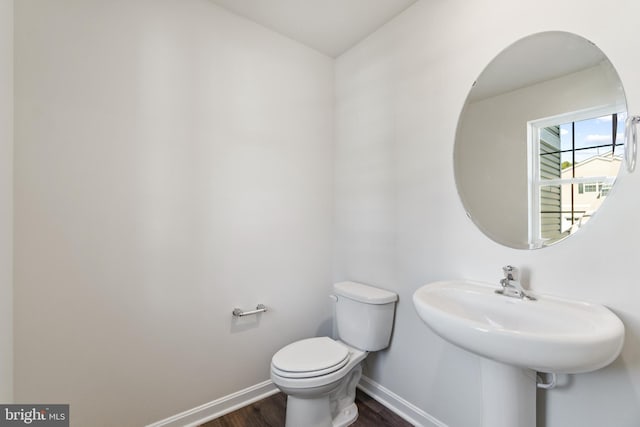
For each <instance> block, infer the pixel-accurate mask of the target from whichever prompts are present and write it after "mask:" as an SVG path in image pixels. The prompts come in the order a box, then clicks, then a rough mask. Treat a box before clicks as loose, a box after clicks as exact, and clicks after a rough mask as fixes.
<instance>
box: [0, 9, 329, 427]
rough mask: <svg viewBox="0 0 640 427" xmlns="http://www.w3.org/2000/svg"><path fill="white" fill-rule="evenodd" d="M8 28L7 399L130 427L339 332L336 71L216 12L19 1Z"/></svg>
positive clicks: (248, 379)
mask: <svg viewBox="0 0 640 427" xmlns="http://www.w3.org/2000/svg"><path fill="white" fill-rule="evenodd" d="M15 27H16V28H15V29H16V33H15V37H16V85H15V90H16V105H15V108H16V110H15V114H16V117H15V132H16V158H15V179H16V194H15V196H16V200H15V218H16V222H15V239H16V240H15V337H16V340H15V355H16V358H15V361H16V363H15V398H16V400H18V401H28V402H56V403H58V402H61V403H67V402H68V403H70V404H71V413H72V425H76V426H87V425H91V426H113V425H118V426H139V425H143V424H145V423H149V422H152V421H156V420H159V419H162V418H164V417H167V416H169V415H173V414H176V413H178V412H180V411H183V410H186V409H190V408H193V407H195V406H197V405H200V404H202V403H205V402H209V401H211V400H214V399H216V398H219V397H221V396H224V395H227V394H229V393H232V392H235V391H238V390H240V389H243V388H245V387H248V386H251V385H254V384H256V383H259V382H261V381H264V380H266V379H268V377H269V363H270V358H271V356H272V355H273V353H274V352H275V351H276V350H277V349H279V348H281V347H282V346H283V345H285V344H286V343H289V342H291V341H293V340H295V339H299V338H301V337H306V336H311V335H315V334H316V333H323V332H328V331H330V324H329V316H330V301H329V300H328V298H327V294H328V292H329V290H330V283H331V282H330V279H331V273H330V270H331V267H330V263H331V258H330V252H331V226H332V225H331V222H332V200H333V199H332V158H333V148H332V147H333V143H332V135H333V61H332V60H331V59H330V58H328V57H326V56H323V55H320V54H318V53H316V52H314V51H312V50H310V49H308V48H306V47H304V46H302V45H300V44H297V43H294V42H292V41H290V40H288V39H286V38H284V37H282V36H279V35H276V34H275V33H272V32H270V31H267V30H265V29H263V28H262V27H259V26H258V25H255V24H253V23H251V22H249V21H246V20H243V19H240V18H238V17H236V16H234V15H232V14H229V13H227V12H225V11H223V10H222V9H220V8H219V7H217V6H215V5H213V4H211V3H210V2H208V1H206V0H190V1H184V0H137V1H130V0H117V1H104V0H57V1H55V2H51V1H42V0H20V1H19V2H16V20H15ZM3 64H4V63H3ZM2 173H3V175H4V173H5V171H4V169H3V171H2ZM3 197H4V196H3ZM258 303H264V304H266V305H267V306H269V307H270V308H271V311H270V312H269V313H266V314H264V315H262V316H261V317H260V318H259V322H258V323H257V324H256V323H255V319H256V318H255V317H253V318H249V319H246V320H243V321H242V322H239V323H237V324H236V323H232V318H231V310H232V309H233V308H234V307H241V308H244V309H251V308H253V307H255V305H256V304H258Z"/></svg>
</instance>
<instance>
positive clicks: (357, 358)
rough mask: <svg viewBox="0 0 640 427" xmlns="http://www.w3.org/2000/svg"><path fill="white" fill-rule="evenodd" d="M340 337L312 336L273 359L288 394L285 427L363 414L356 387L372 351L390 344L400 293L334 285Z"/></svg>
mask: <svg viewBox="0 0 640 427" xmlns="http://www.w3.org/2000/svg"><path fill="white" fill-rule="evenodd" d="M334 291H335V293H336V297H337V301H336V324H337V326H338V328H337V329H338V335H339V337H340V339H339V340H334V339H332V338H329V337H316V338H307V339H303V340H300V341H296V342H294V343H292V344H289V345H287V346H285V347H283V348H282V349H281V350H280V351H278V352H277V353H276V354H275V355H274V356H273V358H272V360H271V380H272V381H273V383H274V384H275V385H276V386H277V387H278V388H279V389H280V390H281V391H282V392H283V393H285V394H286V395H287V412H286V427H300V426H304V427H345V426H348V425H350V424H352V423H353V422H355V420H356V419H357V417H358V409H357V407H356V405H355V402H354V401H355V393H356V386H357V384H358V382H359V381H360V377H361V376H362V364H361V362H362V361H363V360H364V359H365V358H366V357H367V355H368V353H369V351H377V350H380V349H382V348H385V347H387V346H388V344H389V340H390V337H391V329H392V325H393V314H394V312H395V301H396V300H397V295H396V294H395V293H392V292H389V291H385V290H382V289H378V288H374V287H371V286H367V285H362V284H359V283H354V282H341V283H337V284H335V285H334Z"/></svg>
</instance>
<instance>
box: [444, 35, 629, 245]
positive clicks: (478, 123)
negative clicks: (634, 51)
mask: <svg viewBox="0 0 640 427" xmlns="http://www.w3.org/2000/svg"><path fill="white" fill-rule="evenodd" d="M626 114H627V107H626V99H625V96H624V90H623V88H622V83H621V82H620V78H619V77H618V74H617V73H616V71H615V69H614V68H613V66H612V65H611V63H610V62H609V60H608V59H607V57H606V56H605V55H604V53H603V52H602V51H601V50H600V49H598V47H596V46H595V45H594V44H593V43H591V42H589V41H588V40H586V39H584V38H582V37H580V36H577V35H575V34H571V33H566V32H558V31H553V32H545V33H538V34H534V35H531V36H529V37H525V38H523V39H521V40H519V41H517V42H516V43H514V44H512V45H511V46H509V47H508V48H506V49H505V50H504V51H502V52H501V53H500V54H499V55H498V56H497V57H495V59H493V61H491V63H490V64H489V65H488V66H487V67H486V68H485V69H484V71H482V73H481V74H480V77H478V79H477V81H476V82H475V83H474V85H473V87H472V89H471V91H470V92H469V95H468V96H467V100H466V103H465V105H464V108H463V109H462V113H461V114H460V120H459V122H458V129H457V132H456V140H455V147H454V171H455V179H456V185H457V188H458V193H459V195H460V198H461V200H462V203H463V205H464V207H465V209H466V210H467V215H468V216H469V217H470V218H471V219H472V221H473V222H474V223H475V224H476V225H477V226H478V227H479V228H480V230H482V231H483V232H484V233H485V234H486V235H487V236H488V237H490V238H491V239H493V240H494V241H496V242H498V243H501V244H503V245H506V246H509V247H512V248H517V249H534V248H541V247H544V246H548V245H550V244H553V243H555V242H558V241H560V240H562V239H564V238H566V237H568V236H570V235H572V234H574V233H575V232H577V231H579V230H580V229H581V228H582V227H583V226H584V225H585V224H586V223H587V222H588V221H589V220H590V218H592V217H593V215H594V214H595V212H596V211H597V210H598V208H599V207H600V205H601V204H602V202H603V201H604V200H605V199H606V198H607V195H608V194H609V191H610V190H611V187H612V185H613V184H614V182H615V179H616V176H617V174H618V170H619V169H620V166H621V163H622V159H623V158H624V145H623V139H624V138H623V132H624V122H625V119H626Z"/></svg>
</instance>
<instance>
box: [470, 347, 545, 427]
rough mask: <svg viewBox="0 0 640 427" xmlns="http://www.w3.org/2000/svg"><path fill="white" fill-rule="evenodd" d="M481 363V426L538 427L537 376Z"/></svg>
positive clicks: (509, 367) (491, 362)
mask: <svg viewBox="0 0 640 427" xmlns="http://www.w3.org/2000/svg"><path fill="white" fill-rule="evenodd" d="M481 360H482V362H481V372H482V425H483V426H487V427H489V426H490V427H514V426H518V427H536V390H537V385H536V372H535V371H533V370H531V369H525V368H519V367H516V366H512V365H506V364H504V363H499V362H495V361H493V360H490V359H486V358H481Z"/></svg>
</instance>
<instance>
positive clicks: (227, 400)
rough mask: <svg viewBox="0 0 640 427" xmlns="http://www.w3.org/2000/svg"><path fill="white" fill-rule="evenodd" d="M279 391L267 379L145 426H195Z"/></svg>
mask: <svg viewBox="0 0 640 427" xmlns="http://www.w3.org/2000/svg"><path fill="white" fill-rule="evenodd" d="M279 391H280V390H278V388H277V387H276V386H275V384H273V383H272V382H271V380H267V381H264V382H261V383H260V384H256V385H254V386H251V387H247V388H245V389H244V390H240V391H237V392H235V393H232V394H229V395H227V396H224V397H221V398H220V399H216V400H213V401H211V402H209V403H205V404H204V405H200V406H198V407H196V408H193V409H189V410H187V411H184V412H181V413H179V414H177V415H173V416H171V417H169V418H165V419H164V420H161V421H157V422H155V423H153V424H149V425H148V426H147V427H196V426H199V425H200V424H204V423H206V422H207V421H211V420H213V419H216V418H219V417H221V416H223V415H226V414H228V413H229V412H233V411H235V410H236V409H240V408H242V407H244V406H247V405H251V404H252V403H254V402H257V401H258V400H262V399H264V398H266V397H269V396H271V395H273V394H276V393H278V392H279Z"/></svg>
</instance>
